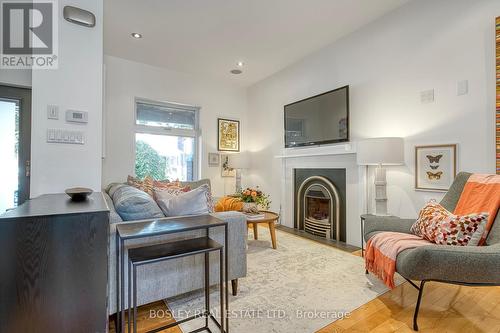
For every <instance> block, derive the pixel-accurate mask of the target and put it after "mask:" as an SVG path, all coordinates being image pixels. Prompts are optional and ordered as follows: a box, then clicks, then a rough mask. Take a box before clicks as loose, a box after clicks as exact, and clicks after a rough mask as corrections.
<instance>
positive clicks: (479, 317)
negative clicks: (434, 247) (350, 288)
mask: <svg viewBox="0 0 500 333" xmlns="http://www.w3.org/2000/svg"><path fill="white" fill-rule="evenodd" d="M416 299H417V291H416V290H415V289H414V288H413V287H412V286H411V285H410V284H409V283H403V284H402V285H400V286H398V287H396V288H395V289H393V290H391V291H388V292H387V293H385V294H383V295H381V296H379V297H378V298H376V299H374V300H372V301H371V302H368V303H366V304H364V305H362V306H361V307H359V308H358V309H356V310H354V311H353V312H352V313H351V315H350V316H349V317H348V318H344V319H341V320H338V321H336V322H334V323H332V324H330V325H328V326H326V327H325V328H323V329H321V330H319V331H318V332H317V333H342V332H353V333H356V332H360V333H361V332H363V333H364V332H367V333H368V332H370V333H374V332H388V333H389V332H398V333H402V332H414V331H413V329H412V325H413V311H414V309H415V302H416ZM418 324H419V328H420V330H419V332H421V333H434V332H435V333H444V332H449V333H453V332H464V333H469V332H485V333H486V332H495V333H498V332H500V287H465V286H456V285H449V284H444V283H437V282H428V283H426V285H425V289H424V294H423V298H422V303H421V307H420V313H419V319H418Z"/></svg>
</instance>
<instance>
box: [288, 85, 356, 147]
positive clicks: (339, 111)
mask: <svg viewBox="0 0 500 333" xmlns="http://www.w3.org/2000/svg"><path fill="white" fill-rule="evenodd" d="M346 141H349V86H345V87H341V88H338V89H335V90H331V91H328V92H325V93H323V94H320V95H316V96H313V97H309V98H306V99H303V100H301V101H297V102H294V103H291V104H288V105H285V148H291V147H300V146H314V145H321V144H328V143H337V142H346Z"/></svg>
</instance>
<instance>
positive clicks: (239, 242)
mask: <svg viewBox="0 0 500 333" xmlns="http://www.w3.org/2000/svg"><path fill="white" fill-rule="evenodd" d="M203 184H208V185H210V182H209V180H201V181H197V182H183V185H189V186H190V187H191V189H195V188H197V187H198V186H201V185H203ZM109 188H110V186H108V187H107V188H106V189H105V190H103V194H104V198H105V200H106V202H107V204H108V206H109V209H110V220H109V221H110V234H109V257H108V258H109V259H108V272H109V276H108V288H109V289H108V300H109V302H108V304H109V306H108V313H109V314H110V315H112V314H114V313H116V311H117V306H116V248H115V244H116V243H115V238H116V226H117V225H118V224H123V223H136V222H140V221H149V220H151V219H148V220H135V221H123V220H122V218H121V217H120V215H119V214H118V212H117V211H116V209H115V205H114V202H113V199H112V197H111V196H110V195H109V192H108V191H109ZM211 215H213V216H214V217H216V218H219V219H221V220H223V221H226V222H227V223H228V233H229V234H228V238H229V239H228V241H229V247H228V250H227V251H228V259H229V262H228V276H229V280H231V282H232V291H233V295H236V293H237V280H238V279H239V278H242V277H245V276H246V273H247V257H246V238H247V235H246V233H247V226H246V219H245V217H244V215H243V214H242V213H239V212H221V213H212V214H211ZM175 218H178V217H156V218H154V219H155V220H158V219H162V220H168V219H175ZM203 232H204V231H200V230H197V231H190V232H183V233H177V234H171V235H162V236H156V237H149V238H142V239H136V240H130V241H128V242H127V243H125V247H126V248H133V247H138V246H143V245H145V244H147V245H152V244H158V243H162V242H165V241H174V240H179V239H187V238H194V237H201V236H203V235H202V233H203ZM210 237H211V238H213V239H214V240H216V241H217V242H219V243H221V244H223V243H224V228H223V227H217V228H212V229H211V231H210ZM125 260H127V255H126V254H125ZM125 262H127V261H125ZM203 267H204V257H203V255H197V256H189V257H185V258H179V259H174V260H169V261H164V262H160V263H156V264H151V265H145V266H143V267H139V269H138V271H137V276H138V284H137V302H138V305H143V304H147V303H151V302H154V301H158V300H162V299H166V298H169V297H173V296H178V295H181V294H184V293H187V292H191V291H195V290H198V289H202V288H203V287H204V279H203V277H204V271H203ZM218 274H219V259H218V254H217V253H215V252H214V253H211V254H210V284H211V285H214V284H217V283H218ZM124 278H125V283H126V284H128V281H127V279H128V277H127V274H125V276H124ZM127 292H128V291H127V288H125V299H124V300H125V304H126V303H127V300H128V294H127ZM125 306H128V305H127V304H126V305H125Z"/></svg>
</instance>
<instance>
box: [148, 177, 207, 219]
mask: <svg viewBox="0 0 500 333" xmlns="http://www.w3.org/2000/svg"><path fill="white" fill-rule="evenodd" d="M155 198H156V202H157V203H158V205H159V206H160V208H161V210H162V211H163V213H164V214H165V216H167V217H169V216H184V215H200V214H208V213H211V212H213V206H212V195H211V193H210V188H209V187H208V185H207V184H204V185H202V186H200V187H198V188H196V189H194V190H192V191H189V192H182V191H180V192H176V193H173V192H172V191H169V190H168V189H167V190H163V191H162V190H161V189H157V190H155Z"/></svg>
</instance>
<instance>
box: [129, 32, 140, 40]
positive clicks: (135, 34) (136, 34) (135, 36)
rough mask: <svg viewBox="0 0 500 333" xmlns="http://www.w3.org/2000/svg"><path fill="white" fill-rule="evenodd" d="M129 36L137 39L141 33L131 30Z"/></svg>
mask: <svg viewBox="0 0 500 333" xmlns="http://www.w3.org/2000/svg"><path fill="white" fill-rule="evenodd" d="M130 36H132V37H134V38H136V39H139V38H142V34H140V33H138V32H133V33H131V34H130Z"/></svg>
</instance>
